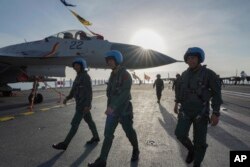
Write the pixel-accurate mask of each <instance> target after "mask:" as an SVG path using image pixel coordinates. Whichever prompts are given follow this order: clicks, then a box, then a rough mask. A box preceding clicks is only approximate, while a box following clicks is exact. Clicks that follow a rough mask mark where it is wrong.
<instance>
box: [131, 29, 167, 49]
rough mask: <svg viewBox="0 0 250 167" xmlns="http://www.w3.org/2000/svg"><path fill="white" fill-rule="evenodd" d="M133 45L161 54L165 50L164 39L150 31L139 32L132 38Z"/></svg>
mask: <svg viewBox="0 0 250 167" xmlns="http://www.w3.org/2000/svg"><path fill="white" fill-rule="evenodd" d="M131 44H134V45H138V46H141V47H143V48H145V49H153V50H156V51H159V52H163V51H164V50H165V44H164V40H163V39H162V37H161V36H160V35H159V34H157V33H156V32H154V31H152V30H149V29H142V30H139V31H137V32H136V33H135V34H134V35H133V37H132V38H131Z"/></svg>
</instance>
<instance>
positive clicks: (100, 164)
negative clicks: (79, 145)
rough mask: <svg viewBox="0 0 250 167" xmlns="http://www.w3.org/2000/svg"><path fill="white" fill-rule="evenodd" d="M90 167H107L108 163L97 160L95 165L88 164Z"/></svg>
mask: <svg viewBox="0 0 250 167" xmlns="http://www.w3.org/2000/svg"><path fill="white" fill-rule="evenodd" d="M88 167H106V161H104V160H101V159H100V158H97V159H96V160H95V162H94V163H88Z"/></svg>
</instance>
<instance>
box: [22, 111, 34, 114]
mask: <svg viewBox="0 0 250 167" xmlns="http://www.w3.org/2000/svg"><path fill="white" fill-rule="evenodd" d="M32 114H34V112H33V111H28V112H23V113H21V114H20V115H32Z"/></svg>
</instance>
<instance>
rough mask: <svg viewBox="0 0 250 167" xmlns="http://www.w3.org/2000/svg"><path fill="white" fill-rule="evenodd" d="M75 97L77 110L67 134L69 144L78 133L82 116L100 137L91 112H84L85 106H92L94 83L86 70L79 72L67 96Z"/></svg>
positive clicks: (94, 135) (95, 134)
mask: <svg viewBox="0 0 250 167" xmlns="http://www.w3.org/2000/svg"><path fill="white" fill-rule="evenodd" d="M73 97H74V98H75V101H76V111H75V115H74V117H73V119H72V121H71V129H70V131H69V133H68V135H67V136H66V138H65V140H64V143H65V144H66V145H68V144H69V143H70V141H71V140H72V138H73V137H74V135H75V134H76V132H77V130H78V127H79V124H80V123H81V120H82V118H83V119H84V121H85V122H86V123H87V124H88V126H89V129H90V130H91V132H92V135H93V137H95V138H98V137H99V135H98V132H97V129H96V125H95V123H94V121H93V119H92V116H91V113H90V112H88V113H84V112H83V110H84V107H89V108H91V101H92V84H91V79H90V76H89V75H88V73H87V72H86V71H81V72H79V73H77V76H76V78H75V80H74V82H73V86H72V88H71V90H70V93H69V95H68V96H67V97H66V99H67V100H69V99H71V98H73Z"/></svg>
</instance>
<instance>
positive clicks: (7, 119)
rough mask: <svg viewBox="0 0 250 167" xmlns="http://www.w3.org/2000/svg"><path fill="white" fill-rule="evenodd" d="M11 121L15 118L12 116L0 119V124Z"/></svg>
mask: <svg viewBox="0 0 250 167" xmlns="http://www.w3.org/2000/svg"><path fill="white" fill-rule="evenodd" d="M12 119H15V117H14V116H6V117H0V122H4V121H9V120H12Z"/></svg>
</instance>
